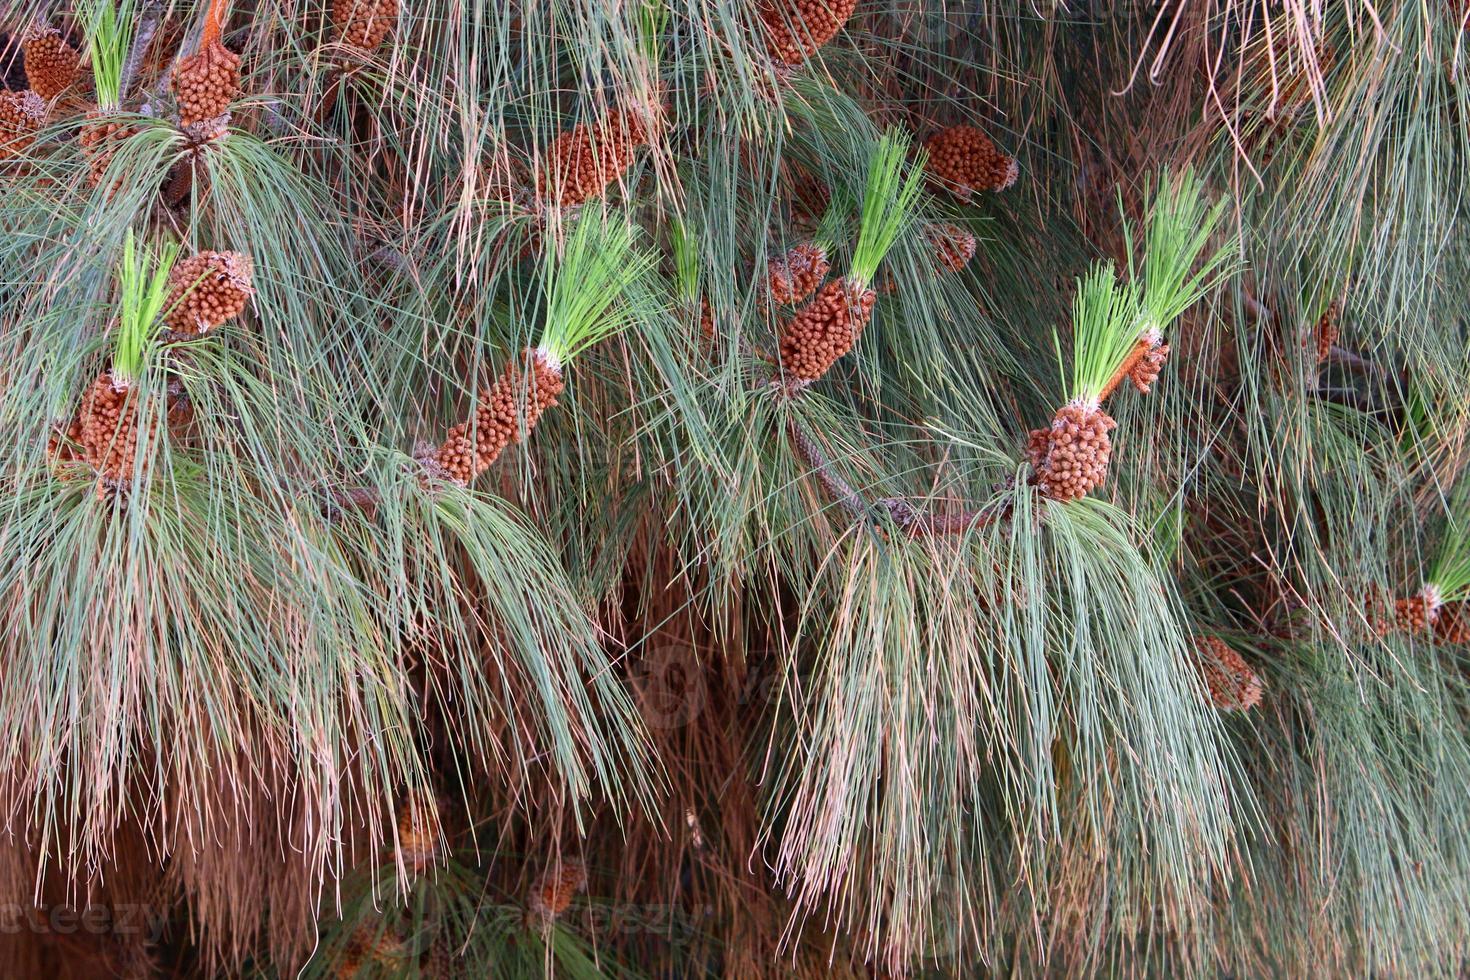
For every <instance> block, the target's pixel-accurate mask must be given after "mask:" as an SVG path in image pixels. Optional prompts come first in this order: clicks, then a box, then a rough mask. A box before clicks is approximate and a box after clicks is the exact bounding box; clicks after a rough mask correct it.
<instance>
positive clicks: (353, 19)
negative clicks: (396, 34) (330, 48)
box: [332, 0, 398, 51]
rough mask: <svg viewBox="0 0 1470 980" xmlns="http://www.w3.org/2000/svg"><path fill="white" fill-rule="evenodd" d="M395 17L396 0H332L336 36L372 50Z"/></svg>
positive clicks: (358, 46) (344, 42) (386, 32)
mask: <svg viewBox="0 0 1470 980" xmlns="http://www.w3.org/2000/svg"><path fill="white" fill-rule="evenodd" d="M397 20H398V0H332V28H333V30H334V31H335V32H336V35H337V40H338V41H340V42H342V43H343V44H346V45H349V46H351V47H354V48H360V49H362V50H363V51H372V50H373V49H375V48H376V47H377V46H378V45H380V44H382V43H383V41H384V40H386V39H387V37H388V34H389V33H390V32H391V31H392V30H393V25H394V24H395V23H396V22H397Z"/></svg>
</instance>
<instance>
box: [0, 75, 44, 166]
mask: <svg viewBox="0 0 1470 980" xmlns="http://www.w3.org/2000/svg"><path fill="white" fill-rule="evenodd" d="M45 122H46V103H45V101H43V100H42V98H41V97H40V96H39V95H37V94H36V93H35V92H32V91H31V90H30V89H25V90H22V91H19V92H0V160H8V159H10V158H12V157H18V156H20V155H21V154H22V153H24V152H25V151H26V150H29V149H30V148H31V144H32V143H34V142H35V141H36V132H37V130H39V129H40V128H41V126H42V124H43V123H45Z"/></svg>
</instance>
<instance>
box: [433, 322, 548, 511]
mask: <svg viewBox="0 0 1470 980" xmlns="http://www.w3.org/2000/svg"><path fill="white" fill-rule="evenodd" d="M564 388H565V382H564V381H563V380H562V372H561V367H560V366H559V365H556V364H553V363H552V362H551V360H550V359H549V358H548V357H547V356H546V355H545V354H543V353H542V352H540V351H535V350H531V349H529V348H528V349H526V350H525V351H524V352H523V354H522V357H521V362H520V363H517V362H516V361H515V360H512V361H511V362H510V363H509V364H507V365H506V366H505V371H504V372H503V373H502V374H501V376H500V377H499V378H497V379H496V381H495V383H494V384H492V385H491V386H490V387H489V388H486V389H485V390H484V391H482V392H481V393H480V402H479V405H478V406H477V407H476V408H475V414H474V416H473V417H472V418H470V419H469V421H467V422H461V423H460V424H458V425H456V426H455V427H454V428H452V429H450V430H449V435H448V437H447V438H446V439H445V440H444V442H443V443H442V444H441V445H440V446H439V447H438V448H437V449H435V450H434V451H433V452H432V453H431V454H430V455H429V456H428V457H427V459H426V460H425V462H426V465H427V466H428V468H429V470H430V472H431V473H433V474H434V475H435V476H439V477H442V478H444V479H446V480H452V481H454V482H455V483H459V484H468V483H469V482H470V481H471V480H473V479H474V478H475V477H477V476H479V475H480V474H481V473H483V472H485V470H487V469H489V468H490V465H491V464H492V463H494V462H495V460H497V459H498V458H500V454H501V453H502V452H504V451H505V447H506V446H508V445H510V444H511V443H512V442H519V441H520V438H521V420H522V418H523V417H524V420H525V431H526V432H528V433H529V432H530V431H531V430H532V429H533V428H535V426H536V423H537V421H538V420H539V419H540V418H541V414H542V413H543V412H545V411H546V410H547V409H548V408H551V407H552V406H553V405H555V404H556V399H557V397H558V396H559V395H561V393H562V390H563V389H564ZM523 409H524V413H523V411H522V410H523Z"/></svg>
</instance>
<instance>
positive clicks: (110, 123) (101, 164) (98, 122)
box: [77, 109, 137, 187]
mask: <svg viewBox="0 0 1470 980" xmlns="http://www.w3.org/2000/svg"><path fill="white" fill-rule="evenodd" d="M135 132H137V130H136V128H135V127H133V126H129V125H127V124H126V123H123V122H119V121H117V119H115V118H114V117H113V115H112V114H111V113H109V112H105V111H103V110H101V109H91V110H88V112H87V122H86V124H85V125H84V126H82V128H81V130H80V131H79V132H78V134H77V140H78V142H80V143H81V146H82V155H83V156H85V157H86V158H87V171H88V173H87V183H88V184H89V185H91V186H92V187H96V186H98V185H99V184H101V183H102V178H103V175H105V174H106V173H107V168H108V166H109V165H110V164H111V163H112V157H113V155H114V154H115V153H117V150H118V147H119V146H120V145H121V143H122V141H123V140H125V139H127V138H128V137H129V136H131V135H133V133H135Z"/></svg>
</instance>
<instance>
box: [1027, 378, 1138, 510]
mask: <svg viewBox="0 0 1470 980" xmlns="http://www.w3.org/2000/svg"><path fill="white" fill-rule="evenodd" d="M1117 424H1118V423H1117V422H1115V421H1113V417H1112V416H1111V415H1109V414H1108V413H1107V412H1104V411H1103V410H1102V408H1101V407H1099V406H1096V405H1084V404H1081V403H1077V402H1073V403H1070V404H1067V405H1064V406H1062V408H1060V409H1058V410H1057V414H1056V415H1055V416H1054V417H1053V418H1052V420H1051V425H1050V426H1048V427H1047V428H1045V429H1032V430H1031V434H1030V438H1029V440H1028V442H1027V446H1026V455H1027V456H1028V457H1029V458H1030V460H1031V468H1032V469H1033V470H1034V471H1035V473H1036V485H1037V487H1038V488H1039V489H1040V490H1041V492H1042V494H1044V495H1045V496H1047V497H1050V498H1051V499H1053V500H1061V501H1069V500H1080V499H1081V498H1083V497H1085V496H1087V495H1088V494H1089V493H1091V492H1092V490H1093V489H1094V488H1096V487H1098V486H1101V485H1102V482H1103V481H1104V480H1106V479H1107V476H1108V460H1109V458H1110V457H1111V456H1112V453H1113V443H1112V439H1111V438H1110V437H1109V436H1108V433H1109V432H1111V431H1112V430H1113V428H1114V427H1115V426H1116V425H1117Z"/></svg>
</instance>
